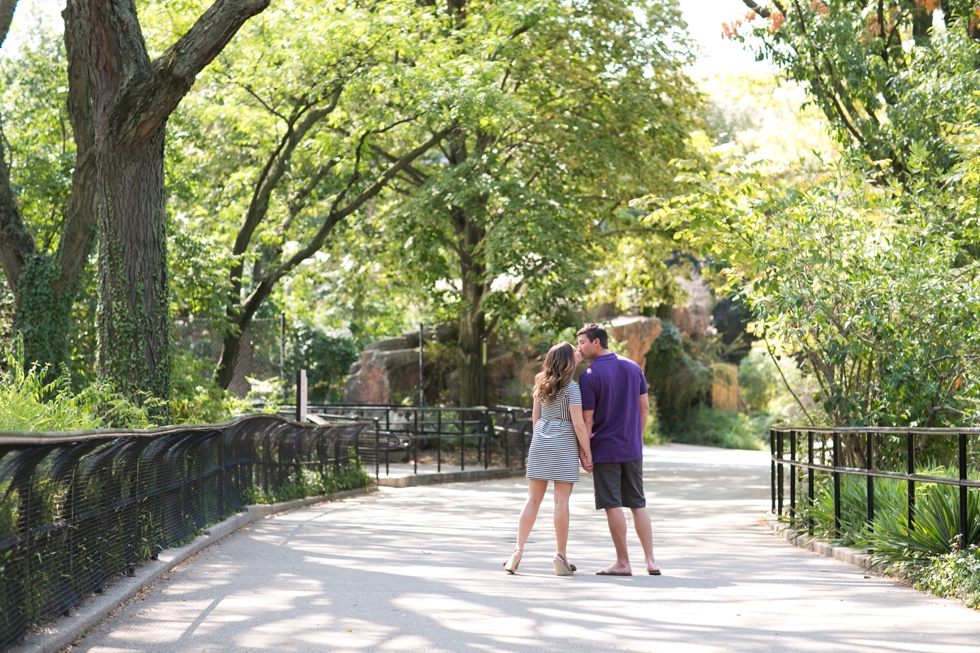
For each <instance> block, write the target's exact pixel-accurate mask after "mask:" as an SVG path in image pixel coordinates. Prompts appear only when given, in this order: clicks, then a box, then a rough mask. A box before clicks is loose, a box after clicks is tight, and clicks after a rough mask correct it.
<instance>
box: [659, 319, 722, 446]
mask: <svg viewBox="0 0 980 653" xmlns="http://www.w3.org/2000/svg"><path fill="white" fill-rule="evenodd" d="M662 324H663V331H662V332H661V333H660V335H659V336H658V337H657V339H656V340H654V341H653V345H652V346H651V347H650V351H649V352H648V353H647V364H646V369H645V370H644V373H645V375H646V378H647V382H648V384H649V386H650V396H651V398H653V399H655V400H656V403H657V406H658V407H659V409H660V414H659V419H660V421H661V423H662V424H663V425H664V427H665V428H667V429H668V430H670V429H672V428H673V422H675V421H680V420H683V419H684V417H685V415H686V414H687V412H688V411H689V410H691V408H692V406H694V405H696V404H697V403H698V402H700V401H702V400H704V399H706V398H707V397H708V396H709V395H710V394H711V384H712V383H713V381H714V376H713V373H712V370H711V367H710V366H708V365H704V364H702V363H701V362H700V361H698V360H697V359H695V358H693V357H692V356H691V354H690V353H689V351H688V350H687V349H685V343H684V339H683V338H682V337H681V333H680V331H678V330H677V327H675V326H674V325H673V324H671V323H670V322H669V321H664V322H663V323H662Z"/></svg>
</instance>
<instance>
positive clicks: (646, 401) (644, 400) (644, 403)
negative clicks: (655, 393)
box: [640, 392, 650, 437]
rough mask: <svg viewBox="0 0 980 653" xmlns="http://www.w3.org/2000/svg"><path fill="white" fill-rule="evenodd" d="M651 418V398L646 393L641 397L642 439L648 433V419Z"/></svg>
mask: <svg viewBox="0 0 980 653" xmlns="http://www.w3.org/2000/svg"><path fill="white" fill-rule="evenodd" d="M649 417H650V398H649V397H648V396H647V394H646V393H645V392H644V393H643V394H641V395H640V437H642V436H643V434H644V433H646V430H647V418H649Z"/></svg>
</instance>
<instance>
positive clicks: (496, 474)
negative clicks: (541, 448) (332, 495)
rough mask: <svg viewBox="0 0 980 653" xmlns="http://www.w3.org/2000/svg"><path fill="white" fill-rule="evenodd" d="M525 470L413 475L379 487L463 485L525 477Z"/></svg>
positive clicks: (383, 482) (382, 481)
mask: <svg viewBox="0 0 980 653" xmlns="http://www.w3.org/2000/svg"><path fill="white" fill-rule="evenodd" d="M524 474H525V471H524V470H523V469H507V468H505V467H491V468H490V469H472V470H468V471H463V472H439V473H437V474H411V475H409V476H399V477H397V478H379V479H378V481H377V483H378V485H381V486H384V487H416V486H419V485H438V484H441V483H462V482H465V481H493V480H496V479H501V478H514V477H516V476H524Z"/></svg>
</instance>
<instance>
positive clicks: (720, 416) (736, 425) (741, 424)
mask: <svg viewBox="0 0 980 653" xmlns="http://www.w3.org/2000/svg"><path fill="white" fill-rule="evenodd" d="M769 425H770V418H769V417H768V416H766V415H762V416H759V417H749V416H748V415H744V414H742V413H735V412H730V411H726V410H717V409H715V408H708V407H706V406H698V407H696V408H694V409H692V410H690V411H688V412H687V413H686V414H685V415H684V417H683V418H681V419H680V420H676V421H673V422H670V423H669V425H668V426H667V427H666V428H665V435H666V436H667V438H668V439H669V440H671V441H672V442H680V443H682V444H697V445H702V446H706V447H722V448H725V449H765V448H766V447H767V444H766V442H767V441H768V436H769Z"/></svg>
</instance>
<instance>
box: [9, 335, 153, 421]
mask: <svg viewBox="0 0 980 653" xmlns="http://www.w3.org/2000/svg"><path fill="white" fill-rule="evenodd" d="M2 356H3V365H2V367H3V368H5V371H4V372H3V373H2V374H0V431H34V432H38V431H75V430H88V429H97V428H109V427H129V428H147V427H150V426H153V424H152V422H151V421H150V418H149V413H148V409H150V408H152V406H150V405H147V406H145V407H140V406H136V405H135V404H133V403H131V402H130V401H128V400H127V399H125V398H124V397H123V396H122V395H120V394H119V393H117V392H114V391H113V389H112V388H110V387H109V386H107V385H104V384H100V383H93V384H92V385H89V386H88V387H87V388H85V389H84V390H82V391H81V392H78V393H75V392H73V391H72V387H71V378H70V375H69V373H68V371H67V370H64V371H63V372H62V373H61V374H60V375H58V376H55V377H53V378H50V375H49V374H48V369H47V368H38V367H32V368H31V369H29V370H26V371H25V369H24V368H25V366H24V363H23V359H24V354H23V346H21V344H20V343H15V344H14V346H13V347H12V348H10V349H7V350H6V351H4V352H3V354H2Z"/></svg>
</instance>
